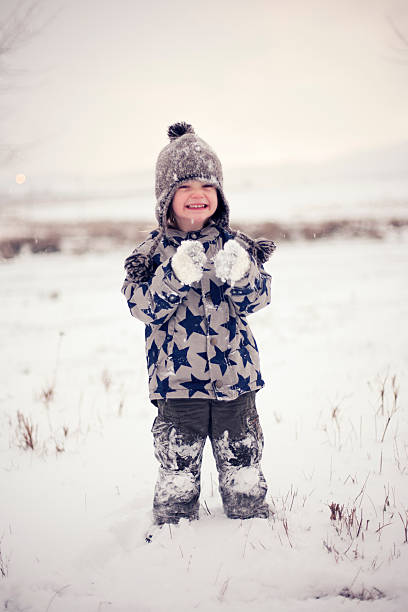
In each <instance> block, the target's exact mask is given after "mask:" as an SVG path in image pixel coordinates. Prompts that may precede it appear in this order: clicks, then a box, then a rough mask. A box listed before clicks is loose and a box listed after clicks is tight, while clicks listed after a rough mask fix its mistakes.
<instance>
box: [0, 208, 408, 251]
mask: <svg viewBox="0 0 408 612" xmlns="http://www.w3.org/2000/svg"><path fill="white" fill-rule="evenodd" d="M407 226H408V219H407V218H389V219H386V220H377V219H331V220H326V221H315V222H297V223H273V222H260V223H245V224H242V223H238V224H234V225H233V229H238V230H240V231H243V232H245V233H248V234H250V235H252V236H255V237H264V238H269V239H271V240H275V241H279V242H282V241H285V240H319V239H322V238H333V237H339V236H341V237H347V238H356V237H358V238H360V237H365V238H371V239H377V240H380V239H382V238H384V237H385V236H386V235H388V234H389V233H390V232H391V233H398V232H401V231H402V230H404V229H405V228H406V227H407ZM152 229H154V224H152V223H146V222H135V221H84V222H80V223H78V222H72V223H67V222H65V223H58V222H55V223H40V222H36V223H35V222H33V223H30V224H22V223H20V224H18V225H16V226H15V227H14V228H12V229H10V228H9V230H8V232H7V234H5V235H3V236H0V258H2V259H11V258H13V257H16V256H17V255H19V254H20V253H21V252H23V251H25V250H26V251H27V250H28V251H29V252H31V253H34V254H37V253H56V252H60V251H67V252H71V253H75V254H82V253H85V252H87V251H90V250H98V249H99V248H106V246H111V247H114V246H118V245H123V244H137V243H139V242H141V241H142V240H143V239H144V238H145V237H146V236H147V234H148V233H149V232H150V231H151V230H152Z"/></svg>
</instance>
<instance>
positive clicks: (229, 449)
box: [122, 123, 275, 525]
mask: <svg viewBox="0 0 408 612" xmlns="http://www.w3.org/2000/svg"><path fill="white" fill-rule="evenodd" d="M168 135H169V138H170V143H169V144H168V145H167V146H166V147H165V148H164V149H163V150H162V151H161V153H160V155H159V158H158V161H157V166H156V197H157V205H156V217H157V220H158V223H159V227H158V228H157V229H156V230H154V231H153V232H151V234H150V235H149V236H148V237H147V239H146V240H145V241H144V242H143V243H142V244H141V245H140V246H139V247H137V248H136V250H135V251H134V252H133V253H132V254H131V255H130V256H129V257H128V258H127V259H126V262H125V269H126V272H127V275H126V279H125V282H124V285H123V288H122V291H123V293H124V295H125V297H126V299H127V302H128V305H129V308H130V312H131V314H132V315H133V316H135V317H137V318H138V319H140V320H141V321H143V322H144V323H145V324H146V331H145V338H146V355H147V368H148V375H149V391H150V400H151V402H152V403H153V404H154V405H155V406H156V407H157V409H158V415H157V417H156V419H155V421H154V423H153V427H152V433H153V437H154V446H155V456H156V458H157V459H158V461H159V463H160V468H159V474H158V479H157V482H156V487H155V492H154V500H153V517H154V522H155V523H156V524H157V525H162V524H163V523H177V522H178V521H179V519H180V518H187V519H190V520H191V519H197V518H198V514H199V495H200V472H201V460H202V454H203V448H204V444H205V441H206V438H207V436H209V438H210V440H211V444H212V449H213V453H214V457H215V461H216V466H217V470H218V475H219V488H220V493H221V497H222V501H223V506H224V511H225V513H226V515H227V516H228V517H230V518H241V519H246V518H252V517H262V518H266V517H267V516H268V515H269V507H268V505H267V504H266V503H265V495H266V491H267V486H266V482H265V478H264V475H263V473H262V471H261V467H260V460H261V455H262V449H263V435H262V430H261V427H260V424H259V418H258V414H257V411H256V407H255V394H256V392H257V391H258V390H259V389H261V387H263V386H264V381H263V380H262V378H261V373H260V369H259V355H258V349H257V345H256V342H255V339H254V337H253V335H252V333H251V330H250V328H249V325H248V323H247V315H249V314H251V313H253V312H256V311H257V310H259V309H261V308H263V307H264V306H267V305H268V304H269V302H270V281H271V277H270V276H269V274H267V273H266V272H265V271H264V269H263V266H262V264H263V263H264V262H265V261H266V260H267V259H268V257H269V256H270V255H271V253H272V252H273V250H274V248H275V245H274V244H273V242H271V241H267V240H258V241H254V240H252V239H251V238H248V237H247V236H245V235H244V234H242V233H239V232H236V231H232V230H231V229H230V227H229V207H228V203H227V200H226V199H225V196H224V192H223V186H222V185H223V177H222V168H221V163H220V161H219V159H218V157H217V156H216V154H215V153H214V151H212V149H211V148H210V147H209V146H208V144H207V143H206V142H204V141H203V140H201V138H198V136H196V134H195V132H194V130H193V128H192V127H191V125H188V124H186V123H176V124H174V125H172V126H170V128H169V130H168Z"/></svg>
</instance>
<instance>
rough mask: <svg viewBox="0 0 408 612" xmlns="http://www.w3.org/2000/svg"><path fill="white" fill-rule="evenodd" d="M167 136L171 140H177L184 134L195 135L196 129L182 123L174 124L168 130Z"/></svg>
mask: <svg viewBox="0 0 408 612" xmlns="http://www.w3.org/2000/svg"><path fill="white" fill-rule="evenodd" d="M167 134H168V137H169V138H170V140H176V138H180V136H183V135H184V134H194V128H193V126H192V125H190V124H189V123H185V122H184V121H182V122H181V123H173V125H171V126H170V127H169V129H168V130H167Z"/></svg>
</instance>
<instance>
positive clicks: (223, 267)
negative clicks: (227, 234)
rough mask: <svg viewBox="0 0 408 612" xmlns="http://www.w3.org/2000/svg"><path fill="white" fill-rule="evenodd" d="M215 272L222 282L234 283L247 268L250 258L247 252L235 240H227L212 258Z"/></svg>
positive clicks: (243, 274)
mask: <svg viewBox="0 0 408 612" xmlns="http://www.w3.org/2000/svg"><path fill="white" fill-rule="evenodd" d="M214 265H215V273H216V275H217V276H218V278H220V279H221V280H222V281H223V282H224V283H225V282H226V281H228V282H230V283H231V284H234V282H236V281H239V280H240V279H241V278H242V277H243V276H245V274H246V273H247V272H248V270H249V265H250V259H249V255H248V253H247V252H246V251H245V249H243V248H242V246H241V245H240V244H239V242H238V241H237V240H228V242H226V243H225V245H224V248H223V249H222V251H219V252H218V253H217V255H216V256H215V259H214Z"/></svg>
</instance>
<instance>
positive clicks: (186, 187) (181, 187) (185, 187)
mask: <svg viewBox="0 0 408 612" xmlns="http://www.w3.org/2000/svg"><path fill="white" fill-rule="evenodd" d="M179 189H188V185H181V186H180V187H179Z"/></svg>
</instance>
